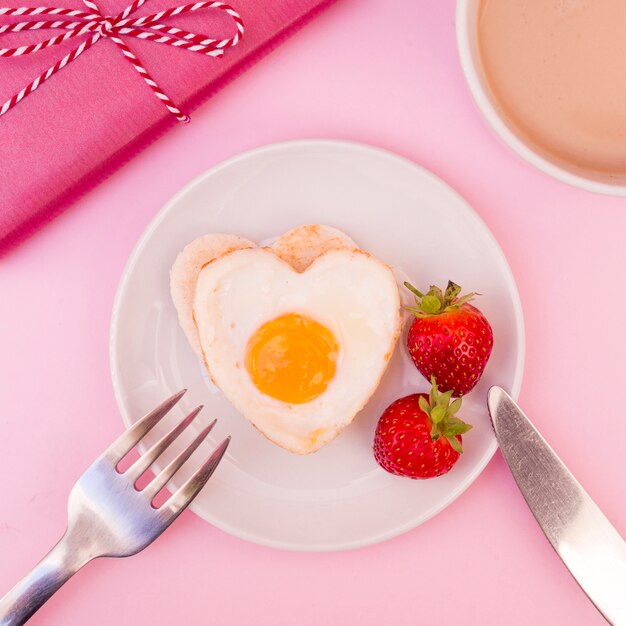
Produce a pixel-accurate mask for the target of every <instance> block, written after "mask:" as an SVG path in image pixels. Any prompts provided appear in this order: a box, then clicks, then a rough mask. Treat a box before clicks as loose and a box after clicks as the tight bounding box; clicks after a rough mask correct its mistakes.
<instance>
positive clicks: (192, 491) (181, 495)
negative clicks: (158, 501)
mask: <svg viewBox="0 0 626 626" xmlns="http://www.w3.org/2000/svg"><path fill="white" fill-rule="evenodd" d="M229 443H230V436H228V437H226V439H224V441H222V443H220V445H219V446H218V447H217V448H216V449H215V452H213V454H212V455H211V456H210V457H209V460H208V461H207V462H206V463H205V464H204V465H203V466H202V467H201V468H200V469H199V470H198V471H197V472H196V473H195V474H194V475H193V476H192V477H191V478H189V479H188V480H187V481H186V482H185V484H184V485H183V486H182V487H181V488H180V489H178V491H176V493H174V495H172V496H171V497H170V498H169V500H167V501H166V502H165V504H164V505H163V506H162V507H161V508H162V509H163V510H168V509H169V512H170V513H171V514H172V516H173V517H176V516H177V515H179V514H180V513H181V512H182V511H183V510H184V509H185V508H186V507H187V505H188V504H191V502H192V501H193V500H194V498H195V497H196V496H197V495H198V494H199V493H200V490H201V489H202V487H204V485H206V483H207V481H208V480H209V478H211V476H212V474H213V472H214V471H215V468H216V467H217V466H218V465H219V462H220V461H221V460H222V457H223V456H224V454H225V452H226V448H228V444H229Z"/></svg>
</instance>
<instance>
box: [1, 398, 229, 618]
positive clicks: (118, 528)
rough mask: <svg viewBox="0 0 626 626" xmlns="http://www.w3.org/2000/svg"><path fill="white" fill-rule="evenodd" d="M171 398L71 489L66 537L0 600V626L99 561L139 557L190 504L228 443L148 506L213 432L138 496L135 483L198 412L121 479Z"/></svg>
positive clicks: (200, 437)
mask: <svg viewBox="0 0 626 626" xmlns="http://www.w3.org/2000/svg"><path fill="white" fill-rule="evenodd" d="M184 393H185V390H183V391H180V392H179V393H177V394H175V395H174V396H172V397H171V398H169V399H168V400H166V401H165V402H163V403H162V404H161V405H159V406H158V407H157V408H156V409H154V410H153V411H151V412H150V413H148V414H147V415H146V416H144V417H142V418H141V419H140V420H139V421H138V422H136V423H135V424H134V425H133V426H132V427H131V428H129V429H128V430H127V431H126V432H125V433H124V434H123V435H122V436H121V437H119V438H118V439H117V440H116V441H115V442H114V443H113V445H111V446H110V447H109V448H107V449H106V450H105V451H104V452H103V453H102V455H100V456H99V457H98V458H97V459H96V460H95V461H94V463H93V464H92V465H91V466H90V467H89V468H88V469H87V471H86V472H85V473H84V474H83V475H82V476H81V477H80V478H79V480H78V482H77V483H76V484H75V485H74V487H73V488H72V491H71V492H70V495H69V500H68V525H67V530H66V532H65V535H64V536H63V538H62V539H61V541H59V543H57V545H56V546H55V547H54V548H52V550H51V551H50V552H49V553H48V555H47V556H46V557H44V559H43V560H42V561H41V562H40V563H39V564H38V565H36V566H35V568H34V569H33V570H32V571H31V572H30V573H29V574H28V575H27V576H26V577H24V578H23V579H22V580H21V581H20V582H19V583H17V585H15V587H13V589H11V591H9V593H8V594H7V595H6V596H4V598H2V599H1V600H0V626H17V625H18V624H23V623H24V622H26V621H27V620H28V619H29V618H30V617H31V616H32V615H33V613H35V611H37V609H39V608H40V607H41V605H42V604H43V603H44V602H46V600H48V598H50V596H52V594H53V593H55V591H57V590H58V589H59V588H60V587H61V586H62V585H63V584H64V583H65V582H67V581H68V580H69V579H70V578H71V577H72V576H73V575H74V574H75V573H76V572H77V571H78V570H79V569H80V568H81V567H83V565H85V564H87V563H89V561H91V560H93V559H96V558H98V557H102V556H109V557H123V556H131V555H133V554H137V552H140V551H141V550H143V549H144V548H145V547H146V546H147V545H149V544H150V543H152V542H153V541H154V540H155V539H156V538H157V537H158V536H159V535H160V534H161V533H162V532H163V531H164V530H165V529H166V528H167V527H168V526H169V525H170V524H171V523H172V522H173V521H174V520H175V519H176V518H177V517H178V516H179V515H180V514H181V513H182V512H183V511H184V510H185V509H186V508H187V506H188V505H189V504H190V503H191V501H192V500H193V499H194V498H195V497H196V496H197V495H198V493H199V491H200V490H201V489H202V487H204V485H205V484H206V482H207V480H209V478H210V477H211V474H213V472H214V470H215V468H216V467H217V465H218V463H219V462H220V460H221V459H222V457H223V456H224V453H225V452H226V448H227V447H228V443H229V441H230V437H227V438H226V439H225V440H224V441H223V442H222V443H221V444H220V445H219V446H218V447H217V448H216V449H215V451H214V452H213V454H212V455H211V456H210V458H209V459H208V461H206V462H205V463H204V465H203V466H202V467H201V468H200V469H199V470H198V471H197V472H196V473H195V474H194V475H193V476H192V477H191V478H189V480H187V481H186V482H185V484H184V485H182V487H180V489H178V490H177V491H176V492H175V493H174V494H173V495H171V496H170V497H169V499H168V500H167V501H166V502H165V503H164V504H163V505H162V506H160V507H158V508H156V507H155V506H154V505H153V504H152V501H153V500H154V497H155V496H156V495H157V493H159V491H161V489H162V488H163V487H165V485H166V484H167V482H168V481H169V480H170V479H171V478H172V476H173V475H174V474H175V473H176V472H177V471H178V469H179V468H180V467H181V465H182V464H183V463H184V462H185V461H186V460H187V459H188V458H189V457H190V456H191V454H192V453H193V451H194V450H195V449H196V448H197V447H198V446H199V445H200V444H201V443H202V441H203V440H204V439H205V437H206V436H207V435H208V434H209V432H211V429H212V428H213V426H214V425H215V421H213V422H212V423H211V424H209V425H208V426H207V427H206V428H205V429H204V430H203V431H202V432H201V433H200V434H199V435H198V436H197V437H196V438H195V439H194V440H193V441H192V442H191V443H190V444H189V446H188V447H187V448H186V449H185V450H183V451H182V452H181V453H180V454H179V455H178V456H177V457H176V458H175V459H174V460H173V461H171V462H170V463H169V464H168V465H167V466H166V467H165V468H164V469H163V470H162V471H161V472H160V473H159V474H158V475H157V476H156V477H155V478H154V479H153V480H152V482H150V483H149V484H148V485H147V486H146V487H145V488H144V489H143V490H142V491H138V490H137V488H136V487H135V483H136V482H137V479H138V478H139V477H140V476H141V475H142V474H143V473H144V472H145V471H146V470H147V469H148V468H149V467H150V466H151V465H152V464H153V463H154V462H155V461H156V460H157V459H158V458H159V457H160V456H161V454H162V453H163V452H164V450H165V449H166V448H167V447H168V446H169V445H170V444H171V443H172V442H173V441H174V439H176V437H178V435H180V433H181V432H182V431H183V430H184V429H185V428H186V427H187V426H188V425H189V424H190V423H191V421H192V420H193V419H194V417H196V415H197V414H198V413H199V412H200V409H201V408H202V407H201V406H200V407H198V408H197V409H194V410H193V411H192V412H191V413H190V414H189V415H187V417H185V419H184V420H182V422H180V424H178V425H177V426H176V427H175V428H173V429H172V430H171V431H170V432H169V433H167V434H166V435H165V436H163V437H162V438H161V439H160V440H159V441H158V442H157V443H156V444H154V446H152V447H151V448H150V449H149V450H148V451H147V452H146V453H145V454H143V455H142V456H140V457H139V458H138V459H137V460H136V461H135V462H134V463H133V464H132V465H131V466H130V467H129V468H128V469H127V470H126V471H125V472H123V473H120V472H119V471H118V469H117V466H118V464H119V462H120V461H121V459H122V458H123V457H124V456H125V455H126V454H127V453H128V452H130V450H131V449H132V448H133V447H134V446H136V445H137V444H138V443H139V441H140V440H141V439H142V438H143V437H144V436H145V435H146V434H147V433H148V432H149V431H150V430H151V429H152V428H153V427H154V426H155V425H156V424H157V422H159V420H160V419H161V418H162V417H164V416H165V415H166V413H167V412H168V411H169V410H170V409H171V408H172V407H173V406H174V405H175V404H176V403H177V402H178V401H179V400H180V399H181V397H182V396H183V394H184Z"/></svg>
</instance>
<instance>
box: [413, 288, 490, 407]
mask: <svg viewBox="0 0 626 626" xmlns="http://www.w3.org/2000/svg"><path fill="white" fill-rule="evenodd" d="M404 284H405V286H406V287H407V288H408V289H409V290H410V291H411V292H412V293H413V295H414V296H415V306H412V307H406V308H407V310H409V311H411V313H413V315H415V320H413V323H412V324H411V328H410V329H409V334H408V337H407V346H408V348H409V354H410V355H411V358H412V359H413V363H415V367H417V369H418V370H419V371H420V372H421V373H422V374H423V375H424V376H425V377H426V378H427V379H430V378H431V376H435V377H436V378H437V380H438V382H439V384H440V385H441V387H442V388H443V389H451V390H452V395H453V396H461V395H464V394H466V393H469V392H470V391H471V390H472V389H473V388H474V385H475V384H476V383H477V382H478V380H479V378H480V377H481V375H482V373H483V371H484V369H485V366H486V365H487V361H488V360H489V356H490V355H491V349H492V348H493V331H492V330H491V326H490V325H489V322H488V321H487V319H486V318H485V316H484V315H483V314H482V313H481V312H480V311H479V310H478V309H477V308H476V307H475V306H472V305H471V304H469V301H470V300H472V299H473V298H474V296H476V295H477V294H475V293H470V294H467V295H465V296H460V295H459V294H460V293H461V288H460V287H459V286H458V285H457V284H455V283H453V282H452V281H450V282H448V286H447V288H446V291H445V293H442V292H441V289H439V287H434V286H431V288H430V291H429V292H428V293H427V294H423V293H421V292H420V291H418V290H417V289H415V287H413V285H411V284H410V283H404Z"/></svg>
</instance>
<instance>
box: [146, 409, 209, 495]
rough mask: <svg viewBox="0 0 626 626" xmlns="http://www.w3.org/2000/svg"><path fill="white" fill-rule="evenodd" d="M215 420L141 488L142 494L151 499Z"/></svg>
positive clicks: (192, 450)
mask: <svg viewBox="0 0 626 626" xmlns="http://www.w3.org/2000/svg"><path fill="white" fill-rule="evenodd" d="M216 422H217V420H213V421H212V422H211V423H210V424H209V425H208V426H207V427H206V428H205V429H204V430H203V431H202V432H201V433H200V434H199V435H198V436H197V437H196V438H195V439H194V440H193V441H192V442H191V443H190V444H189V445H188V446H187V448H186V449H185V450H183V451H182V452H181V453H180V454H178V456H177V457H176V458H175V459H173V460H172V461H171V462H170V463H168V465H166V466H165V467H164V468H163V469H162V470H161V471H160V472H159V473H158V474H157V476H155V478H154V479H153V480H152V482H151V483H150V484H149V485H148V486H147V487H146V488H145V489H144V490H143V493H144V495H145V496H146V497H147V498H148V499H149V500H150V501H152V500H153V499H154V496H156V494H157V493H159V491H161V489H163V487H165V485H166V484H167V482H168V481H169V480H170V478H171V477H172V476H173V475H174V474H175V473H176V472H177V471H178V470H179V469H180V467H181V465H182V464H183V463H184V462H185V461H186V460H187V459H188V458H189V457H190V456H191V455H192V454H193V452H194V450H195V449H196V448H197V447H198V446H199V445H200V444H201V443H202V442H203V441H204V440H205V439H206V437H207V435H208V434H209V433H210V432H211V430H213V426H215V424H216Z"/></svg>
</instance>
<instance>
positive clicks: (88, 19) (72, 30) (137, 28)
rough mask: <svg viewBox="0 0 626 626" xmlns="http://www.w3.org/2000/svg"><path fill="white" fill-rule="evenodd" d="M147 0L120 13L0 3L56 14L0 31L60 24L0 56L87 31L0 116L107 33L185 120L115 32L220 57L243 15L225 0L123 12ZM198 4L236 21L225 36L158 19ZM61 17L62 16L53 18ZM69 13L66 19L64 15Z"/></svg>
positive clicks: (22, 11)
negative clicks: (142, 12)
mask: <svg viewBox="0 0 626 626" xmlns="http://www.w3.org/2000/svg"><path fill="white" fill-rule="evenodd" d="M145 2H147V0H135V1H134V2H133V3H132V4H131V5H129V6H128V7H126V8H125V9H124V10H123V11H122V12H121V13H120V14H119V15H117V16H115V17H110V16H109V17H107V16H104V15H102V13H101V12H100V9H98V7H97V6H96V4H95V3H94V2H93V1H92V0H83V3H84V4H85V6H86V7H87V8H88V9H89V12H88V13H87V12H85V11H80V10H78V9H64V8H54V7H20V8H17V9H11V8H0V17H1V16H3V15H7V16H15V15H19V16H24V15H26V16H38V17H39V16H55V18H56V19H52V20H42V21H36V20H35V21H28V22H18V23H15V24H4V25H1V26H0V36H1V35H3V34H5V33H17V32H20V31H24V30H40V29H50V28H56V29H61V30H65V31H66V32H65V33H63V34H60V35H55V36H54V37H51V38H50V39H46V40H44V41H41V42H39V43H36V44H30V45H26V46H19V47H17V48H0V57H18V56H22V55H25V54H33V53H35V52H38V51H39V50H43V49H45V48H49V47H50V46H56V45H58V44H60V43H62V42H64V41H67V40H68V39H71V38H73V37H80V36H81V35H90V37H89V38H88V39H85V40H83V41H82V43H81V44H80V45H78V46H77V47H76V48H74V49H73V50H72V51H71V52H69V53H68V54H67V55H65V56H64V57H63V58H62V59H61V60H60V61H57V62H56V63H55V64H54V65H53V66H52V67H51V68H49V69H48V70H46V71H45V72H43V73H42V74H41V75H40V76H38V77H37V78H36V79H35V80H33V81H32V82H31V83H30V84H28V85H27V86H26V87H24V89H22V90H21V91H20V92H18V93H16V94H14V95H13V96H12V97H11V98H9V99H8V100H7V101H6V102H5V103H4V104H3V105H2V106H0V116H2V115H4V114H5V113H6V112H7V111H10V110H11V109H12V108H13V107H14V106H15V105H17V104H18V103H19V102H20V101H21V100H23V99H24V98H25V97H26V96H27V95H28V94H30V93H32V92H33V91H35V89H37V88H38V87H39V86H40V85H41V84H42V83H44V82H46V81H47V80H48V79H49V78H50V77H51V76H53V75H54V74H56V73H57V72H58V71H59V70H61V69H63V68H64V67H65V66H66V65H68V64H69V63H71V62H72V61H73V60H74V59H76V58H77V57H78V56H80V55H81V54H82V53H83V52H85V50H87V49H89V48H91V46H93V45H94V44H95V43H96V42H97V41H98V40H100V39H102V38H105V37H108V38H109V39H110V40H111V41H112V42H113V43H115V45H117V47H118V48H119V49H120V50H121V52H122V54H123V55H124V57H125V58H126V59H127V60H128V61H129V62H130V63H131V64H132V66H133V67H134V68H135V69H136V70H137V72H138V73H139V75H140V76H141V77H142V78H143V79H144V81H145V82H146V84H147V85H148V86H149V87H150V89H152V92H153V93H154V95H155V96H156V97H157V98H158V99H159V100H160V101H161V102H162V103H163V104H164V105H165V107H166V108H167V110H168V111H169V112H170V113H171V114H172V115H174V116H175V117H176V119H178V120H179V121H181V122H188V121H189V117H188V116H187V115H185V114H184V113H182V112H181V111H180V109H179V108H178V107H177V106H176V105H175V104H174V103H173V102H172V101H171V100H170V98H169V97H168V96H167V95H166V94H165V93H164V92H163V90H162V89H161V88H160V87H159V85H158V84H157V83H156V81H155V80H154V79H153V78H152V76H150V74H149V73H148V70H146V68H145V67H144V66H143V65H142V64H141V62H140V61H139V59H138V58H137V57H136V56H135V54H133V52H132V51H131V50H130V48H129V47H128V46H127V45H126V44H125V43H124V41H123V40H122V39H121V38H120V35H124V36H127V37H135V38H137V39H146V40H148V41H154V42H156V43H164V44H167V45H169V46H174V47H176V48H183V49H185V50H190V51H191V52H199V53H201V54H205V55H207V56H211V57H220V56H222V55H223V54H224V50H225V49H226V48H231V47H233V46H236V45H237V44H238V43H239V41H240V39H241V37H242V36H243V21H242V19H241V17H240V16H239V14H238V13H237V12H236V11H235V10H234V9H233V8H232V7H231V6H229V5H228V4H225V3H224V2H218V1H215V2H195V3H193V4H185V5H183V6H179V7H174V8H171V9H166V10H165V11H159V12H158V13H154V14H153V15H145V16H143V17H137V18H129V17H128V16H129V15H130V14H131V13H133V11H135V10H136V9H138V8H139V7H140V6H141V5H143V4H144V3H145ZM201 9H220V10H221V11H224V12H225V13H227V14H228V15H230V17H231V18H232V19H233V21H234V22H235V24H236V26H237V31H236V33H235V34H234V35H233V36H232V37H230V38H229V39H212V38H210V37H207V36H206V35H198V34H195V33H190V32H188V31H186V30H182V29H180V28H175V27H173V26H167V25H166V24H162V23H161V22H162V20H165V19H167V18H168V17H173V16H175V15H181V14H182V13H189V12H191V11H199V10H201ZM59 17H62V18H63V19H58V18H59ZM68 18H69V19H68Z"/></svg>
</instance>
